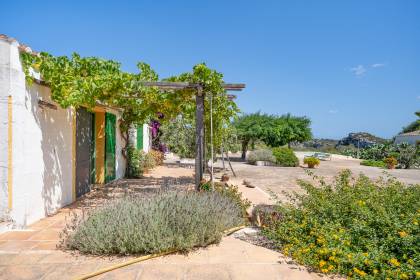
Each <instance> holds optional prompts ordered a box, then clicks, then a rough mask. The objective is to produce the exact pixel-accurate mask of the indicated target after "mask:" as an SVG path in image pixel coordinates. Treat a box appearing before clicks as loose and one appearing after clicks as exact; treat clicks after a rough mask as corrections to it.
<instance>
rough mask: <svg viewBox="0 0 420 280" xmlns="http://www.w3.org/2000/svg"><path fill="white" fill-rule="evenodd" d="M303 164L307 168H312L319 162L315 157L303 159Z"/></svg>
mask: <svg viewBox="0 0 420 280" xmlns="http://www.w3.org/2000/svg"><path fill="white" fill-rule="evenodd" d="M303 163H304V164H307V165H308V167H309V168H314V167H315V166H318V165H319V164H320V163H321V162H320V160H319V159H317V158H316V157H306V158H304V159H303Z"/></svg>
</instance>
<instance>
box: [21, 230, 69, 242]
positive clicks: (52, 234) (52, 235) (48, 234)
mask: <svg viewBox="0 0 420 280" xmlns="http://www.w3.org/2000/svg"><path fill="white" fill-rule="evenodd" d="M60 231H61V230H60V229H50V228H48V229H44V230H41V231H39V232H37V233H36V234H34V235H32V236H31V237H30V238H29V239H28V240H37V241H43V240H57V241H58V240H59V238H60Z"/></svg>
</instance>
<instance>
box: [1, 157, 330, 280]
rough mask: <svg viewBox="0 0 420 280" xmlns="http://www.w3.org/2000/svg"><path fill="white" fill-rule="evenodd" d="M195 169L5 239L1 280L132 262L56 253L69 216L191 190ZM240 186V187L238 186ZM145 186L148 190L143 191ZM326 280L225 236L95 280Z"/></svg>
mask: <svg viewBox="0 0 420 280" xmlns="http://www.w3.org/2000/svg"><path fill="white" fill-rule="evenodd" d="M192 172H193V171H192V169H188V168H179V167H176V166H170V165H169V166H166V167H158V168H156V169H155V170H153V171H152V172H151V173H150V174H148V178H146V179H143V181H141V180H139V181H137V182H133V181H122V182H121V185H122V186H123V187H117V188H112V187H111V188H109V189H107V190H106V191H104V190H99V191H97V192H93V193H92V194H91V195H90V197H88V198H87V199H85V200H82V201H79V202H77V203H75V204H74V205H71V206H70V207H68V208H64V209H61V210H60V211H59V212H58V213H57V214H56V215H54V216H52V217H48V218H45V219H42V220H40V221H38V222H36V223H35V224H33V225H31V226H30V227H29V228H28V229H26V230H23V231H22V230H21V231H10V232H6V233H3V234H1V235H0V279H76V278H77V277H80V276H82V275H84V274H87V273H92V272H94V271H96V270H98V269H101V268H105V267H108V266H110V265H113V264H117V263H121V262H123V261H126V260H129V259H130V258H131V257H125V258H122V257H114V258H112V259H109V258H99V257H86V256H80V255H72V254H71V253H69V252H63V251H60V250H58V249H56V245H57V243H58V241H59V232H60V231H61V230H62V228H63V227H64V225H65V219H66V217H68V215H69V213H71V212H73V211H80V208H81V207H82V206H85V207H86V206H87V207H96V206H97V205H100V204H101V203H103V202H104V201H107V200H108V199H112V198H114V197H118V196H120V195H121V194H122V193H125V192H127V191H141V190H144V189H145V188H146V189H156V188H159V187H163V188H166V187H168V186H172V185H174V184H175V185H176V186H179V187H191V183H192V177H191V176H192ZM236 183H238V184H239V183H241V182H236ZM139 185H142V186H143V187H139ZM240 190H241V191H242V192H243V194H244V195H245V196H246V197H247V198H248V199H250V200H251V201H253V202H254V203H255V204H256V203H267V202H270V200H269V196H268V195H267V194H266V193H264V192H263V191H262V190H261V189H258V188H255V189H249V188H245V187H244V186H240ZM322 278H323V277H321V276H319V275H317V274H314V273H309V272H308V271H307V270H306V269H305V268H303V267H299V266H295V265H292V264H288V263H287V259H286V258H285V257H284V256H282V255H281V254H279V253H277V252H274V251H272V250H268V249H265V248H262V247H258V246H255V245H252V244H250V243H247V242H244V241H241V240H238V239H235V238H234V237H231V236H229V237H225V238H223V240H222V242H221V243H220V244H219V245H212V246H209V247H208V248H202V249H197V250H196V251H194V252H191V253H190V254H188V255H187V256H185V255H168V256H164V257H160V258H156V259H151V260H148V261H145V262H141V263H138V264H134V265H130V266H127V267H125V268H121V269H118V270H115V271H112V272H108V273H105V274H102V275H100V276H97V277H95V278H93V279H165V280H166V279H183V280H187V279H188V280H190V279H201V280H205V279H241V280H243V279H277V280H281V279H293V280H305V279H309V280H315V279H322Z"/></svg>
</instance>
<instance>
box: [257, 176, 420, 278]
mask: <svg viewBox="0 0 420 280" xmlns="http://www.w3.org/2000/svg"><path fill="white" fill-rule="evenodd" d="M300 185H301V186H302V187H303V189H304V190H305V193H304V194H300V195H299V194H295V195H294V197H292V198H294V199H295V200H294V202H295V203H294V204H293V205H292V204H283V203H279V204H278V205H277V211H279V213H280V215H281V217H282V218H281V221H280V222H278V223H275V224H273V225H272V226H269V227H268V228H265V229H263V234H265V235H266V236H267V237H268V238H270V239H272V240H274V241H275V242H276V244H277V246H278V247H279V248H280V249H281V250H282V251H283V252H284V254H286V255H289V256H291V257H293V258H294V259H295V260H296V261H297V262H298V263H301V264H305V265H308V266H311V267H312V268H314V269H315V270H318V271H321V272H324V273H330V272H331V273H338V274H343V275H348V276H350V277H354V278H365V279H386V278H389V279H415V278H416V277H418V274H417V276H416V273H418V272H416V270H417V271H418V268H419V267H418V263H419V259H420V253H419V252H420V251H419V250H418V244H419V241H420V240H419V238H420V237H419V236H420V228H419V224H418V223H419V218H420V210H419V209H420V185H408V186H407V185H404V184H403V183H400V182H398V181H396V180H394V179H388V180H380V181H371V180H369V179H368V178H367V177H365V176H363V175H362V176H360V177H359V178H357V179H356V180H352V179H351V173H350V171H348V170H347V171H344V172H342V173H341V174H340V175H339V176H338V177H337V179H336V181H335V182H334V183H333V184H332V185H326V184H325V182H320V184H317V185H314V184H312V183H309V182H300Z"/></svg>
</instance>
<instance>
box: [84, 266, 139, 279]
mask: <svg viewBox="0 0 420 280" xmlns="http://www.w3.org/2000/svg"><path fill="white" fill-rule="evenodd" d="M142 272H143V266H142V265H133V266H127V267H123V268H120V269H118V270H114V271H111V272H108V273H106V274H103V275H98V276H97V277H94V278H92V280H99V279H100V280H119V279H127V280H128V279H138V278H139V277H140V275H141V273H142Z"/></svg>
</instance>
